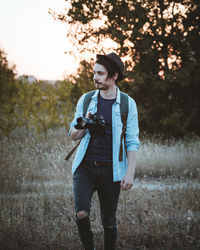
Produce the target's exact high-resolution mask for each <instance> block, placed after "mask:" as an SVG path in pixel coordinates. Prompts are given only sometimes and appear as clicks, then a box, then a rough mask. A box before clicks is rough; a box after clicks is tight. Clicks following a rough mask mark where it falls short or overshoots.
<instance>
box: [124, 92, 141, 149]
mask: <svg viewBox="0 0 200 250" xmlns="http://www.w3.org/2000/svg"><path fill="white" fill-rule="evenodd" d="M139 146H140V141H139V126H138V113H137V106H136V103H135V101H134V100H133V99H132V98H131V97H129V112H128V117H127V129H126V149H127V151H137V150H138V149H139Z"/></svg>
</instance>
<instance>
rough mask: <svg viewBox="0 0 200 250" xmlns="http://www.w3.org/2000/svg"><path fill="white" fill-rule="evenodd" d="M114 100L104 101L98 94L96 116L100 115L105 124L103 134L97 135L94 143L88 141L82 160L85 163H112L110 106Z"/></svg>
mask: <svg viewBox="0 0 200 250" xmlns="http://www.w3.org/2000/svg"><path fill="white" fill-rule="evenodd" d="M115 101H116V98H115V99H104V98H102V97H101V95H100V94H99V96H98V105H97V114H99V115H102V116H103V117H104V120H105V122H106V124H105V133H104V134H97V135H96V138H95V141H94V140H92V138H91V139H90V142H89V145H88V148H87V151H86V154H85V157H84V160H85V161H103V162H111V161H112V105H113V103H114V102H115Z"/></svg>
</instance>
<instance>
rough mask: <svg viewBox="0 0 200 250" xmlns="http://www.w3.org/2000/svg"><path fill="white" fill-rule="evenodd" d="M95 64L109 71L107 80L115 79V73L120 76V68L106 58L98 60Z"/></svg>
mask: <svg viewBox="0 0 200 250" xmlns="http://www.w3.org/2000/svg"><path fill="white" fill-rule="evenodd" d="M95 63H98V64H101V65H103V66H104V67H105V68H106V70H107V71H108V77H107V79H108V78H111V77H113V76H114V74H115V73H118V74H119V70H118V67H117V66H116V65H115V64H114V63H112V62H111V61H110V60H108V59H106V58H99V59H97V60H96V62H95ZM118 78H119V76H118ZM118 78H117V79H116V82H117V81H118Z"/></svg>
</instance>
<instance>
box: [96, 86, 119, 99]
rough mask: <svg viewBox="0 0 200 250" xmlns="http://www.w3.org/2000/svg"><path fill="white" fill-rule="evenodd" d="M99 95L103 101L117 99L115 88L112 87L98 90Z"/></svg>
mask: <svg viewBox="0 0 200 250" xmlns="http://www.w3.org/2000/svg"><path fill="white" fill-rule="evenodd" d="M100 95H101V97H103V98H104V99H115V98H116V97H117V88H116V86H114V88H112V89H108V90H100Z"/></svg>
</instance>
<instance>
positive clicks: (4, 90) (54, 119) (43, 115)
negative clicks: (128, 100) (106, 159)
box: [0, 51, 200, 137]
mask: <svg viewBox="0 0 200 250" xmlns="http://www.w3.org/2000/svg"><path fill="white" fill-rule="evenodd" d="M1 55H4V56H5V54H4V53H3V52H2V51H1ZM2 62H3V63H2ZM6 64H7V61H6V57H4V60H2V58H1V75H0V134H1V136H8V135H9V134H10V133H11V132H12V131H14V130H15V128H17V127H24V129H25V131H24V132H25V135H26V134H28V133H29V132H30V131H32V130H33V129H34V130H35V131H36V132H37V133H38V134H43V133H44V134H46V133H47V131H48V129H49V128H54V129H55V128H57V127H60V126H64V127H66V129H68V128H69V123H70V121H71V120H72V117H73V114H74V112H75V107H76V103H77V101H78V99H79V97H80V96H81V95H82V94H83V93H85V92H87V91H90V90H92V89H94V84H93V80H92V66H91V65H90V64H88V63H86V62H82V64H81V67H80V69H81V70H80V71H79V75H78V76H77V77H76V78H74V79H72V80H71V81H67V80H65V81H58V82H57V83H56V84H54V85H53V84H50V83H48V82H42V81H35V82H33V83H29V82H28V80H26V79H24V80H16V78H15V73H14V70H13V69H10V68H9V67H8V64H7V66H6ZM189 68H191V65H189ZM194 76H195V73H194V72H193V73H192V72H191V74H190V78H191V79H192V78H193V77H194ZM197 80H198V79H197ZM73 82H76V83H73ZM119 88H120V89H121V90H123V91H125V92H127V93H128V94H129V95H130V96H132V97H133V98H134V99H135V100H136V102H137V106H138V113H139V123H140V131H141V134H146V135H159V136H164V137H184V136H194V135H198V136H199V135H200V122H199V117H200V116H199V99H198V98H197V97H198V96H199V93H198V92H197V91H199V83H198V81H196V82H194V81H191V83H190V82H188V79H187V78H186V77H185V78H183V79H182V81H178V80H177V79H175V80H171V81H169V82H168V81H167V80H160V79H155V81H154V79H152V78H151V77H149V79H148V81H147V82H146V84H145V82H143V81H142V79H141V81H138V82H135V83H134V84H132V83H127V82H125V81H124V82H122V83H120V84H119Z"/></svg>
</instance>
